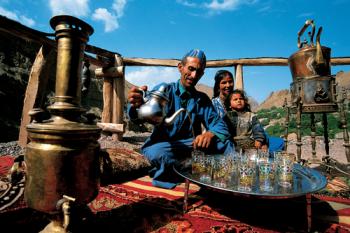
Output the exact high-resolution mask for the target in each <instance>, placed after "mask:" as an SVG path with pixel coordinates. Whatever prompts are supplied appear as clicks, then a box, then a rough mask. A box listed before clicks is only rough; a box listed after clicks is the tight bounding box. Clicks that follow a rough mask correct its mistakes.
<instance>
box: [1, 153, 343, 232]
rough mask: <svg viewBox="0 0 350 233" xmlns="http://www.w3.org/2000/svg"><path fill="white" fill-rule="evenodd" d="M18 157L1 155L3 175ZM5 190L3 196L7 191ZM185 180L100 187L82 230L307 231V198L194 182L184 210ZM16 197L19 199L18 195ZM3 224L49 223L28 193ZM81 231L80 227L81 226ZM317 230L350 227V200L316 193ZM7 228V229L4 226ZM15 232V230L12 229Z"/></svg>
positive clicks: (34, 226)
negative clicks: (230, 191)
mask: <svg viewBox="0 0 350 233" xmlns="http://www.w3.org/2000/svg"><path fill="white" fill-rule="evenodd" d="M12 162H13V160H12V159H11V157H8V156H1V157H0V172H1V173H0V176H1V175H2V180H4V181H5V180H6V179H4V174H6V173H7V171H8V170H9V168H10V167H11V165H12ZM6 192H7V188H6V190H5V191H4V190H3V191H2V192H1V193H0V200H3V199H4V197H5V196H6V195H4V193H6ZM183 195H184V184H182V185H179V186H178V187H176V188H175V189H173V190H166V189H160V188H156V187H152V186H151V179H150V178H149V177H147V176H146V177H142V178H139V179H136V180H133V181H130V182H125V183H121V184H111V185H107V186H104V187H101V188H100V193H99V195H98V196H97V198H96V199H95V200H94V201H92V202H91V203H89V205H88V207H89V208H87V209H86V210H85V211H82V212H81V213H80V214H81V216H82V217H84V220H83V221H82V224H81V226H80V227H79V231H78V232H123V233H124V232H305V231H306V205H305V200H304V198H295V199H288V200H254V199H250V198H241V197H234V196H231V195H227V194H220V193H214V192H212V191H209V190H203V189H200V188H199V187H198V186H196V185H193V184H191V185H190V198H189V206H190V210H189V211H188V212H187V213H185V214H183V213H182V205H183ZM16 198H17V199H16ZM0 210H1V211H0V226H2V229H5V227H10V229H11V232H19V231H22V232H38V231H39V230H41V229H43V227H44V226H45V225H46V224H47V223H48V220H47V218H45V216H44V215H43V214H40V213H37V212H35V211H33V210H30V209H27V208H25V203H24V202H23V195H22V194H21V195H17V196H16V195H14V196H13V201H12V202H11V204H10V205H7V206H4V205H3V204H2V203H0ZM80 230H81V231H80ZM312 231H313V232H350V200H349V199H346V198H336V197H327V196H321V195H313V199H312ZM1 232H6V231H1ZM8 232H10V231H8Z"/></svg>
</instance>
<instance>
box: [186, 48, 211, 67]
mask: <svg viewBox="0 0 350 233" xmlns="http://www.w3.org/2000/svg"><path fill="white" fill-rule="evenodd" d="M187 57H196V58H198V59H199V60H200V62H201V64H202V66H203V67H204V68H205V66H206V63H207V58H206V57H205V54H204V52H203V51H202V50H200V49H192V50H190V51H189V52H187V53H186V54H185V56H183V58H182V61H183V62H184V61H186V58H187Z"/></svg>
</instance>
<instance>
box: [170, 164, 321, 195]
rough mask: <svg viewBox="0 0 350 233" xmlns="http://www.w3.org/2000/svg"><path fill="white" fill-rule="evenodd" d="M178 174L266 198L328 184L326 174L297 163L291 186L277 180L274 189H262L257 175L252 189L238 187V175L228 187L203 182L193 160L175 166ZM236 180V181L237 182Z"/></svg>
mask: <svg viewBox="0 0 350 233" xmlns="http://www.w3.org/2000/svg"><path fill="white" fill-rule="evenodd" d="M174 170H175V172H176V173H177V174H179V175H180V176H182V177H183V178H185V179H188V180H189V181H190V182H192V183H195V184H197V185H199V186H203V187H207V188H210V189H213V190H216V191H222V192H228V193H232V194H235V195H242V196H250V197H257V198H265V199H283V198H293V197H298V196H303V195H306V194H310V193H314V192H317V191H319V190H321V189H323V188H324V187H326V185H327V179H326V177H325V176H324V175H322V174H321V173H320V172H318V171H317V170H315V169H312V168H308V167H304V166H301V165H300V164H297V163H296V164H295V166H294V169H293V182H292V185H291V186H290V187H287V188H286V187H282V186H281V185H280V184H279V183H278V181H277V180H276V181H275V182H274V184H273V190H271V191H262V190H260V188H259V178H258V177H256V178H255V180H254V181H253V185H252V187H251V190H250V191H242V190H240V189H239V188H238V187H239V186H238V182H237V180H238V179H237V177H233V178H232V180H233V181H231V182H229V183H228V184H226V187H218V186H216V184H215V181H211V182H202V181H200V180H199V175H198V174H192V166H191V162H189V161H187V162H182V163H181V165H178V166H174ZM235 181H236V182H235Z"/></svg>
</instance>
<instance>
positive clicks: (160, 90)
mask: <svg viewBox="0 0 350 233" xmlns="http://www.w3.org/2000/svg"><path fill="white" fill-rule="evenodd" d="M167 87H168V85H167V84H161V85H160V86H159V88H158V90H153V91H152V92H151V94H152V95H156V96H158V97H160V98H163V99H165V100H166V101H169V98H168V97H167V96H166V95H165V89H166V88H167Z"/></svg>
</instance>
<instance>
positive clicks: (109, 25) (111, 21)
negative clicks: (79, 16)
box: [92, 0, 127, 32]
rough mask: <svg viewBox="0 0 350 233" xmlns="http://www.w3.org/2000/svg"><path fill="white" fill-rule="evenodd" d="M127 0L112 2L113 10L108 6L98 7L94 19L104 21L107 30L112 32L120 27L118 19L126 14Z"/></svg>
mask: <svg viewBox="0 0 350 233" xmlns="http://www.w3.org/2000/svg"><path fill="white" fill-rule="evenodd" d="M126 3H127V0H114V2H113V4H112V10H113V12H110V11H108V10H107V9H106V8H98V9H96V10H95V12H94V13H93V15H92V19H93V20H96V21H102V22H103V23H104V24H105V32H111V31H114V30H116V29H118V28H119V22H118V19H119V18H121V17H122V16H123V15H124V9H125V5H126Z"/></svg>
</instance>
